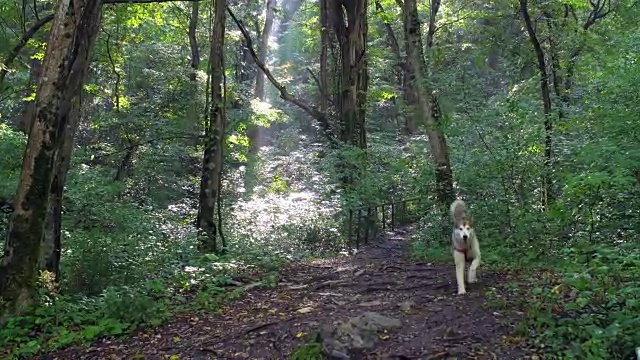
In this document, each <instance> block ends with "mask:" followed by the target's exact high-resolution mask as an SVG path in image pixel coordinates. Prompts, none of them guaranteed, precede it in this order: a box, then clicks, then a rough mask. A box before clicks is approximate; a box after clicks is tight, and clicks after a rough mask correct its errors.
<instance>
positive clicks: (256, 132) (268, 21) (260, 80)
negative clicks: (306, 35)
mask: <svg viewBox="0 0 640 360" xmlns="http://www.w3.org/2000/svg"><path fill="white" fill-rule="evenodd" d="M265 6H266V18H265V21H264V27H263V28H262V32H261V35H260V49H259V50H258V56H259V58H260V62H262V63H263V64H266V63H267V56H268V54H269V37H271V30H272V29H273V19H274V15H275V11H274V9H275V7H276V0H267V2H266V5H265ZM264 84H265V76H264V73H263V72H261V71H258V74H257V76H256V88H255V96H256V98H258V99H259V100H260V101H265V100H266V94H265V89H264ZM262 130H263V129H262V127H261V126H259V125H256V124H250V125H249V127H248V128H247V135H248V137H249V140H250V148H249V154H250V155H256V154H257V153H258V152H259V151H260V147H261V146H262V144H261V141H262V136H261V135H262Z"/></svg>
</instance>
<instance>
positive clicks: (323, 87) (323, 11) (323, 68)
mask: <svg viewBox="0 0 640 360" xmlns="http://www.w3.org/2000/svg"><path fill="white" fill-rule="evenodd" d="M327 1H328V0H320V74H319V90H320V96H319V101H318V103H319V104H320V106H319V108H320V111H322V112H327V110H328V109H329V98H328V96H329V62H328V61H329V58H328V51H329V41H330V38H329V14H328V8H327Z"/></svg>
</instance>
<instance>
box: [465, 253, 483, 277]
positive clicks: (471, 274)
mask: <svg viewBox="0 0 640 360" xmlns="http://www.w3.org/2000/svg"><path fill="white" fill-rule="evenodd" d="M479 265H480V251H478V252H477V253H476V257H474V258H473V261H472V262H471V266H469V276H468V277H467V279H468V280H469V284H473V283H475V282H477V281H478V278H477V277H476V270H477V269H478V266H479Z"/></svg>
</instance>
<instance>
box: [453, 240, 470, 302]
mask: <svg viewBox="0 0 640 360" xmlns="http://www.w3.org/2000/svg"><path fill="white" fill-rule="evenodd" d="M453 261H454V262H455V264H456V280H457V282H458V295H462V294H465V293H466V292H467V291H466V290H465V288H464V266H465V256H464V254H463V253H461V252H459V251H456V250H454V251H453Z"/></svg>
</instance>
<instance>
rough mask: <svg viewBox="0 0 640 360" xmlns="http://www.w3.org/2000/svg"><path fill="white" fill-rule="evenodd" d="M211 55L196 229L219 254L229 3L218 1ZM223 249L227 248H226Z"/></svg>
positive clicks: (203, 242) (206, 246)
mask: <svg viewBox="0 0 640 360" xmlns="http://www.w3.org/2000/svg"><path fill="white" fill-rule="evenodd" d="M214 6H215V8H214V18H213V31H212V33H211V52H210V55H209V61H210V71H211V106H210V110H209V123H208V124H207V128H206V133H207V136H206V145H205V149H204V156H203V166H202V176H201V180H200V202H199V205H198V218H197V226H198V230H199V232H200V240H201V246H202V250H203V251H211V252H218V251H219V248H218V241H217V239H218V234H221V231H222V229H220V227H219V222H216V218H218V216H219V215H220V214H219V211H218V212H216V210H219V208H218V206H219V200H220V184H221V176H222V165H223V161H222V160H223V157H222V151H223V147H224V128H225V113H224V110H225V107H224V95H225V94H224V93H223V91H224V90H223V85H224V36H225V21H226V7H227V4H226V0H216V1H215V5H214ZM223 246H224V244H223Z"/></svg>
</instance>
